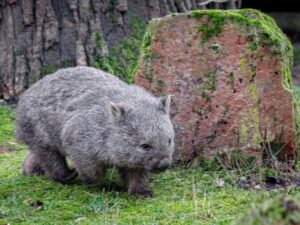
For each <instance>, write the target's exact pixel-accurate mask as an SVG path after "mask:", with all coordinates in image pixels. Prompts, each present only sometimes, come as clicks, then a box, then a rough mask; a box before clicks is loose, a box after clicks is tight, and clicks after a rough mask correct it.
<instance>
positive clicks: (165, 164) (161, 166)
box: [151, 158, 171, 173]
mask: <svg viewBox="0 0 300 225" xmlns="http://www.w3.org/2000/svg"><path fill="white" fill-rule="evenodd" d="M170 165H171V162H170V160H169V159H168V158H164V159H163V160H161V161H160V162H159V163H157V164H156V165H155V166H153V167H152V169H151V172H153V173H161V172H164V171H165V170H167V169H168V168H169V167H170Z"/></svg>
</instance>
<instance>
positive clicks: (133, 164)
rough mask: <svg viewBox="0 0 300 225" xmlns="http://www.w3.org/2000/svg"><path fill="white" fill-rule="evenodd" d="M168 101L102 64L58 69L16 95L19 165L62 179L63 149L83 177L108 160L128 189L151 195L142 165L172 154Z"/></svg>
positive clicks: (164, 163)
mask: <svg viewBox="0 0 300 225" xmlns="http://www.w3.org/2000/svg"><path fill="white" fill-rule="evenodd" d="M169 107H170V96H166V97H160V98H157V97H154V96H153V95H152V94H150V93H148V92H146V91H145V90H144V89H142V88H141V87H138V86H135V85H127V84H126V83H124V82H123V81H121V80H119V79H118V78H117V77H114V76H112V75H110V74H107V73H105V72H103V71H100V70H97V69H94V68H89V67H75V68H68V69H61V70H59V71H57V72H56V73H54V74H51V75H48V76H46V77H45V78H43V79H42V80H40V81H38V82H37V83H35V84H34V85H33V86H32V87H31V88H30V89H28V90H27V91H26V92H25V93H24V94H23V95H22V97H21V99H20V101H19V104H18V108H17V114H16V131H15V135H16V137H17V139H18V140H19V141H20V142H23V143H25V144H27V145H28V146H29V149H30V151H29V155H28V156H27V158H25V160H24V163H23V173H24V174H25V175H29V174H41V173H43V172H45V173H46V175H47V176H48V177H50V178H52V179H54V180H57V181H60V182H68V181H70V180H72V179H73V178H74V177H75V176H76V174H75V171H74V170H70V169H69V168H68V166H67V164H66V159H65V158H66V156H68V157H69V158H70V159H71V161H72V162H73V163H74V165H75V168H76V171H77V172H78V173H79V176H80V178H81V179H82V180H84V181H86V182H89V183H97V182H99V181H101V178H102V177H103V175H104V172H105V168H106V167H108V166H114V167H117V168H118V169H119V171H120V174H121V177H122V178H123V180H124V183H125V184H126V186H127V189H128V193H129V194H141V195H144V196H152V192H151V190H150V189H149V187H148V174H149V172H151V171H163V170H165V169H166V168H167V167H168V166H169V165H170V164H171V160H172V154H173V149H174V131H173V126H172V124H171V121H170V118H169ZM27 168H29V169H27Z"/></svg>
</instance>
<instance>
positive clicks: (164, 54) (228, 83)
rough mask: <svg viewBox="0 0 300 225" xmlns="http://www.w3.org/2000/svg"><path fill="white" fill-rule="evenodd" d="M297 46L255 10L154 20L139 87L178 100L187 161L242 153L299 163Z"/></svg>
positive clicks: (179, 138) (175, 111) (180, 146)
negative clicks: (295, 77)
mask: <svg viewBox="0 0 300 225" xmlns="http://www.w3.org/2000/svg"><path fill="white" fill-rule="evenodd" d="M291 61H292V47H291V45H290V42H289V41H288V40H287V38H286V36H285V35H284V34H283V33H282V32H281V31H280V30H279V28H278V27H277V26H276V24H275V23H274V21H273V20H272V19H271V18H269V17H268V16H266V15H264V14H262V13H260V12H258V11H256V10H249V9H247V10H241V11H230V10H228V11H217V10H213V11H194V12H191V13H189V14H176V15H172V16H167V17H164V18H161V19H156V20H153V21H152V22H151V23H150V25H149V27H148V30H147V33H146V35H145V38H144V43H143V46H142V52H141V58H140V63H139V67H138V70H137V73H136V77H135V83H136V84H138V85H141V86H143V87H145V88H146V89H148V90H151V91H153V92H154V93H155V94H156V95H160V94H163V93H170V94H172V95H173V104H172V110H171V116H172V121H173V123H174V126H175V131H176V152H177V155H181V156H182V158H183V160H184V161H189V160H191V159H193V158H195V157H197V156H204V157H205V158H210V159H212V158H213V157H214V156H215V155H216V154H218V153H222V154H223V153H224V152H225V153H227V152H233V151H234V152H238V153H242V155H250V156H255V157H257V159H263V158H265V157H266V156H270V154H271V155H273V156H277V157H279V158H280V159H281V160H288V161H289V162H291V163H294V160H295V156H296V145H295V117H294V108H293V100H292V84H291V72H290V71H291V70H290V69H291V64H292V62H291Z"/></svg>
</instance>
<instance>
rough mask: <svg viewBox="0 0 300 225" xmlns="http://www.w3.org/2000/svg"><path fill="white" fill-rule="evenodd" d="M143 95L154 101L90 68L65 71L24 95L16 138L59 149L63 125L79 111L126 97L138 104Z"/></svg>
mask: <svg viewBox="0 0 300 225" xmlns="http://www.w3.org/2000/svg"><path fill="white" fill-rule="evenodd" d="M136 92H141V93H136ZM143 95H147V96H146V97H147V98H149V97H150V99H151V98H153V97H152V96H151V95H150V94H147V93H146V92H144V91H142V90H141V89H139V88H135V87H134V86H132V85H130V86H129V85H127V84H125V83H124V82H123V81H121V80H119V79H118V78H117V77H114V76H112V75H110V74H107V73H105V72H103V71H101V70H97V69H94V68H90V67H74V68H68V69H61V70H59V71H57V72H56V73H54V74H51V75H47V76H46V77H45V78H43V79H41V80H40V81H38V82H37V83H35V84H34V85H33V86H32V87H31V88H29V89H28V90H27V91H26V92H25V93H24V94H23V95H22V97H21V99H20V101H19V104H18V108H17V114H16V131H15V135H16V137H17V139H18V140H19V141H21V142H23V143H25V144H28V145H31V146H32V145H44V144H45V143H47V144H49V143H51V144H52V145H55V147H59V146H60V140H59V138H58V137H59V135H60V131H61V129H62V125H63V124H64V123H65V122H66V121H67V120H68V119H69V118H70V117H72V116H73V115H74V114H76V111H78V110H80V111H82V110H86V109H87V108H89V107H91V106H92V105H94V104H97V105H98V106H102V108H105V104H106V102H108V101H115V102H118V101H119V100H121V99H124V98H126V99H127V100H128V99H129V100H130V99H131V98H132V101H134V98H135V97H136V96H139V97H142V96H143ZM104 116H105V115H104ZM103 119H105V118H103ZM53 140H55V141H53Z"/></svg>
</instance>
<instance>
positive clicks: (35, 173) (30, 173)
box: [22, 166, 45, 176]
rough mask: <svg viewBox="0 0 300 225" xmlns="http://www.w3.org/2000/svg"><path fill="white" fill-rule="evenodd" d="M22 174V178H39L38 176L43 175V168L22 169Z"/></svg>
mask: <svg viewBox="0 0 300 225" xmlns="http://www.w3.org/2000/svg"><path fill="white" fill-rule="evenodd" d="M22 173H23V175H24V176H40V175H44V174H45V172H44V170H43V168H41V167H39V166H36V167H34V168H30V169H28V168H23V169H22Z"/></svg>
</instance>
